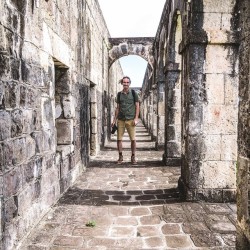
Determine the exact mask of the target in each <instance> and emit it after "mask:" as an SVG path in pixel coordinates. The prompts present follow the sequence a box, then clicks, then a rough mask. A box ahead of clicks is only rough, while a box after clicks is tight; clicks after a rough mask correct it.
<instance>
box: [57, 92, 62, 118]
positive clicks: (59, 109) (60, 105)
mask: <svg viewBox="0 0 250 250" xmlns="http://www.w3.org/2000/svg"><path fill="white" fill-rule="evenodd" d="M62 111H63V110H62V104H61V98H60V96H56V97H55V118H56V119H58V118H62Z"/></svg>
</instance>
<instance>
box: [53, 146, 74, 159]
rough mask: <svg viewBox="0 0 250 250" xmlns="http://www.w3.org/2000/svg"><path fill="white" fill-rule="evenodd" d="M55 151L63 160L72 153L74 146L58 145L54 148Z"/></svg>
mask: <svg viewBox="0 0 250 250" xmlns="http://www.w3.org/2000/svg"><path fill="white" fill-rule="evenodd" d="M56 151H57V152H60V153H61V157H62V158H65V157H67V156H69V155H70V154H71V153H72V152H73V151H74V145H60V146H57V147H56Z"/></svg>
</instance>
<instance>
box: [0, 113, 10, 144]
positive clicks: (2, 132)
mask: <svg viewBox="0 0 250 250" xmlns="http://www.w3.org/2000/svg"><path fill="white" fill-rule="evenodd" d="M10 136H11V115H10V113H9V112H6V111H4V110H3V111H0V141H3V140H6V139H7V138H10Z"/></svg>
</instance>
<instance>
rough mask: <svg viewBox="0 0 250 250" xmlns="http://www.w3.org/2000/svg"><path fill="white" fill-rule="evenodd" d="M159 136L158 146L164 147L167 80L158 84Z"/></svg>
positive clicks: (159, 147) (157, 139)
mask: <svg viewBox="0 0 250 250" xmlns="http://www.w3.org/2000/svg"><path fill="white" fill-rule="evenodd" d="M157 91H158V93H157V96H158V102H157V137H156V148H157V149H162V148H163V147H164V143H165V81H159V82H158V84H157Z"/></svg>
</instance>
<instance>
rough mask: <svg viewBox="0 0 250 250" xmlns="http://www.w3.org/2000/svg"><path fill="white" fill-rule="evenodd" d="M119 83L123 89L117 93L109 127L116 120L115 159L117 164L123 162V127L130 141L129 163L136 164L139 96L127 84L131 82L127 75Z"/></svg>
mask: <svg viewBox="0 0 250 250" xmlns="http://www.w3.org/2000/svg"><path fill="white" fill-rule="evenodd" d="M121 84H122V86H123V90H122V91H121V92H119V93H118V95H117V98H116V102H117V107H116V110H115V116H114V120H113V122H112V124H111V127H113V126H114V124H115V123H116V120H117V119H118V121H117V127H118V131H117V148H118V152H119V159H118V161H117V163H118V164H121V163H122V162H123V155H122V139H123V135H124V132H125V128H126V130H127V132H128V135H129V138H130V141H131V151H132V155H131V163H132V164H137V162H136V159H135V150H136V141H135V126H136V125H137V123H138V117H139V98H138V95H137V93H136V92H135V91H132V90H131V89H130V88H129V86H130V84H131V80H130V78H129V77H128V76H124V77H123V78H122V80H121Z"/></svg>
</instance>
